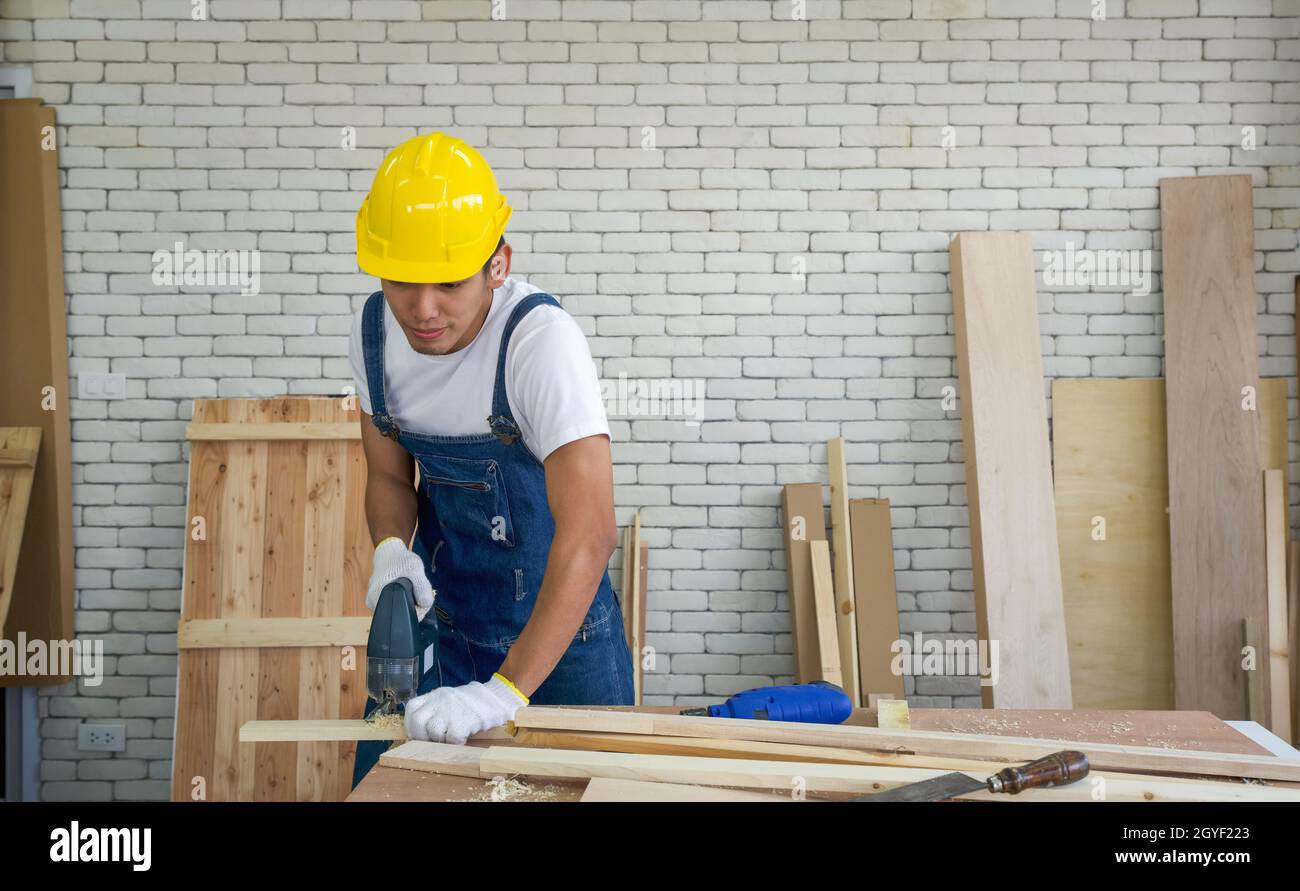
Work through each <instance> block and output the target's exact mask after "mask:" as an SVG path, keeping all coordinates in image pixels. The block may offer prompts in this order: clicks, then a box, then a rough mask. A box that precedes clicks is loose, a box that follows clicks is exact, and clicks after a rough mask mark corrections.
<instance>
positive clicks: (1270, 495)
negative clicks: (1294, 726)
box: [1264, 470, 1292, 745]
mask: <svg viewBox="0 0 1300 891" xmlns="http://www.w3.org/2000/svg"><path fill="white" fill-rule="evenodd" d="M1286 497H1287V496H1286V485H1285V483H1284V482H1283V479H1282V471H1281V470H1265V471H1264V546H1265V554H1266V557H1267V565H1266V571H1265V580H1266V583H1267V585H1268V629H1267V635H1266V636H1267V644H1268V660H1269V674H1268V676H1269V678H1270V679H1271V683H1270V686H1269V688H1268V724H1267V725H1266V726H1267V727H1268V728H1269V729H1270V730H1272V731H1273V733H1274V734H1276V735H1277V736H1278V737H1279V738H1280V739H1282V740H1283V741H1284V742H1286V743H1287V744H1288V745H1290V744H1291V741H1292V736H1291V664H1290V662H1291V657H1290V641H1289V640H1288V628H1287V603H1286V601H1287V592H1286V550H1287V532H1288V530H1287V526H1286Z"/></svg>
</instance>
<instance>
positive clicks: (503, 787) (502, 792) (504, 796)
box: [464, 777, 558, 801]
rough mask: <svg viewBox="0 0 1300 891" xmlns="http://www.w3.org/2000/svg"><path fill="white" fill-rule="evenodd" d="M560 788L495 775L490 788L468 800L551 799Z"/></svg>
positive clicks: (489, 785) (489, 784) (489, 783)
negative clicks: (533, 784) (531, 784)
mask: <svg viewBox="0 0 1300 891" xmlns="http://www.w3.org/2000/svg"><path fill="white" fill-rule="evenodd" d="M557 791H558V790H557V789H556V788H555V787H554V786H549V785H547V786H530V785H529V784H528V783H525V782H524V781H523V780H518V779H515V778H514V777H493V778H492V779H491V780H489V781H488V788H486V789H484V790H483V791H482V792H481V793H480V794H479V795H478V796H477V797H474V798H468V799H464V800H466V801H550V800H554V799H555V796H556V792H557Z"/></svg>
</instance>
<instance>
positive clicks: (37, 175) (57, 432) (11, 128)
mask: <svg viewBox="0 0 1300 891" xmlns="http://www.w3.org/2000/svg"><path fill="white" fill-rule="evenodd" d="M55 135H56V121H55V113H54V109H53V108H52V107H50V106H46V105H45V104H43V103H42V101H41V100H40V99H6V100H4V101H3V102H0V257H4V258H5V261H4V262H0V295H3V296H0V424H4V425H5V426H9V427H38V428H40V430H41V439H40V444H39V451H40V454H39V458H38V460H37V464H36V472H35V474H34V476H33V477H32V489H31V495H30V497H29V499H28V507H27V521H26V526H25V532H24V536H23V541H24V544H23V546H22V549H21V551H19V553H18V562H17V565H16V567H15V568H14V570H13V572H14V577H13V582H12V587H11V588H10V589H9V590H10V591H11V592H12V594H11V596H10V599H9V609H8V615H7V616H6V617H5V618H4V621H3V625H0V638H3V639H5V640H10V641H16V640H18V637H19V635H20V634H21V635H26V637H27V639H28V640H42V641H71V640H74V639H75V638H76V629H75V627H74V622H73V611H74V609H75V602H74V589H75V570H74V567H73V554H74V553H75V548H74V545H73V537H72V470H73V467H72V441H71V432H70V431H71V411H70V409H71V399H72V398H73V396H74V393H73V391H72V390H71V388H69V386H68V326H67V314H66V306H67V298H66V291H65V287H64V278H63V269H64V257H63V241H62V238H63V222H62V217H61V212H60V208H59V196H60V190H59V148H58V146H57V143H56V139H55ZM74 226H75V224H74ZM26 664H27V663H26V662H25V661H24V662H22V663H21V664H20V665H18V666H17V667H18V668H19V669H23V670H25V667H26ZM71 680H72V678H71V676H70V675H50V674H42V675H39V676H28V675H27V674H25V673H23V672H22V671H19V672H16V673H13V674H5V675H3V676H0V687H15V686H41V687H57V686H61V685H63V684H66V683H68V682H69V681H71Z"/></svg>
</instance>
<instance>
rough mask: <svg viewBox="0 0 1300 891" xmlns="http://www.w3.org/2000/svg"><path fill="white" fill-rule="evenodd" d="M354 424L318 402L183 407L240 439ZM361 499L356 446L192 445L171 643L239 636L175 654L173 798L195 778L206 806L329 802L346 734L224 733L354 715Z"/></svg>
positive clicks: (362, 583)
mask: <svg viewBox="0 0 1300 891" xmlns="http://www.w3.org/2000/svg"><path fill="white" fill-rule="evenodd" d="M356 417H357V411H356V409H355V408H351V409H349V408H348V407H346V406H345V405H344V403H343V400H340V399H332V398H297V397H291V398H279V399H266V400H198V401H197V402H196V404H195V411H194V418H195V422H196V423H199V424H215V425H227V426H229V425H234V426H238V427H241V428H251V429H257V428H258V427H259V426H260V425H266V424H272V425H274V424H285V425H288V426H290V427H291V428H293V427H296V426H301V425H312V424H343V423H349V424H350V423H354V422H355V419H356ZM364 496H365V463H364V455H363V453H362V449H361V443H360V442H359V441H356V440H331V439H306V440H304V439H295V438H281V437H272V438H268V439H257V440H253V441H247V442H242V441H238V440H224V439H219V440H201V441H196V442H194V443H191V445H190V487H189V498H188V502H189V504H188V514H189V519H190V521H191V523H190V528H191V531H192V533H193V534H191V536H190V537H189V540H187V542H186V554H185V572H184V582H183V598H182V605H181V628H179V629H178V638H179V639H180V640H181V641H182V642H191V641H192V640H194V637H193V635H197V636H198V638H197V639H198V642H199V643H215V642H219V641H218V640H212V639H210V636H209V635H210V633H211V632H214V631H215V632H219V633H228V634H236V633H243V632H248V633H250V634H251V635H252V636H251V637H250V638H249V639H246V640H245V641H242V642H241V641H235V643H242V644H244V645H236V646H215V647H208V646H205V647H201V648H191V647H181V649H180V675H179V686H178V704H177V714H178V718H177V727H176V741H175V754H174V758H173V766H174V770H173V783H172V786H173V797H174V798H177V799H180V800H186V799H189V798H190V797H192V795H191V789H192V788H195V784H194V779H195V778H201V779H202V781H203V783H205V784H206V791H205V794H204V796H203V797H204V798H205V799H207V800H290V801H292V800H339V799H341V798H343V797H344V796H345V795H346V793H347V792H348V790H349V789H350V786H351V773H352V761H353V757H354V753H355V748H356V746H355V739H348V738H345V739H343V740H341V741H340V740H332V739H324V740H321V739H308V740H305V741H301V742H300V741H299V740H296V739H288V740H278V739H267V740H265V741H259V742H257V743H255V744H251V745H247V746H244V745H240V743H239V728H240V727H241V726H242V725H243V724H245V723H247V722H249V721H252V720H264V721H272V722H276V721H291V720H293V719H298V718H302V719H308V720H346V719H349V718H355V719H359V718H360V717H361V714H362V707H363V705H364V697H365V689H364V671H365V647H364V638H363V637H362V636H361V635H363V634H365V633H366V629H368V626H369V621H370V612H369V610H367V609H366V608H365V602H364V598H365V587H366V583H367V580H368V578H369V561H370V557H371V555H372V553H373V548H372V546H371V544H370V540H369V533H368V531H367V529H366V528H365V521H364V516H365V511H364ZM200 520H201V521H202V522H201V523H196V521H200ZM200 531H202V532H203V533H204V534H203V535H201V536H200V535H198V534H197V533H198V532H200ZM190 623H197V624H190ZM222 623H228V624H226V625H225V626H224V627H225V631H223V630H222V628H223V626H222ZM313 627H314V628H316V629H318V630H319V629H325V630H326V633H325V637H324V639H323V640H322V638H320V637H316V638H315V639H313V640H312V642H311V643H303V641H302V639H301V634H302V633H303V632H304V631H305V629H309V628H313ZM336 631H337V634H336ZM313 633H314V632H313ZM218 637H219V635H218ZM318 641H319V642H318Z"/></svg>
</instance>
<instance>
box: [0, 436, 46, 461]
mask: <svg viewBox="0 0 1300 891" xmlns="http://www.w3.org/2000/svg"><path fill="white" fill-rule="evenodd" d="M15 430H35V431H36V434H37V436H36V442H37V445H35V446H22V447H19V446H12V445H11V446H7V447H5V448H0V469H7V468H10V467H35V466H36V456H37V455H38V454H39V453H40V432H41V428H40V427H0V431H4V432H5V433H8V434H12V432H13V431H15Z"/></svg>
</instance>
